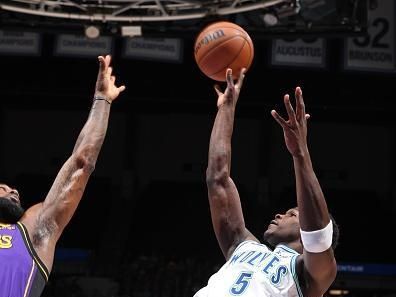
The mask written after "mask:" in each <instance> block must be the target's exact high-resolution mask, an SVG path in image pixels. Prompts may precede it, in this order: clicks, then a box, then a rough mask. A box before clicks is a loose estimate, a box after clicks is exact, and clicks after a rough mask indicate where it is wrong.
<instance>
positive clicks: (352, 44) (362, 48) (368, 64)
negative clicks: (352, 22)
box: [344, 0, 396, 71]
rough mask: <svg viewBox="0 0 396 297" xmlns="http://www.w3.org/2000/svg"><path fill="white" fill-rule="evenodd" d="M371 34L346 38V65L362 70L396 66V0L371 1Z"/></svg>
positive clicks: (386, 68) (369, 18)
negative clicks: (395, 40)
mask: <svg viewBox="0 0 396 297" xmlns="http://www.w3.org/2000/svg"><path fill="white" fill-rule="evenodd" d="M368 6H369V7H368V34H367V36H364V37H354V38H348V39H346V40H345V44H346V46H345V56H344V57H345V59H344V68H345V69H346V70H362V71H394V70H395V45H394V37H395V23H394V22H395V21H394V16H395V8H396V7H395V2H394V0H381V1H369V5H368Z"/></svg>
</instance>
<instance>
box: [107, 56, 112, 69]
mask: <svg viewBox="0 0 396 297" xmlns="http://www.w3.org/2000/svg"><path fill="white" fill-rule="evenodd" d="M110 63H111V56H110V55H106V64H107V66H109V65H110Z"/></svg>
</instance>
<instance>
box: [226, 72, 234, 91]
mask: <svg viewBox="0 0 396 297" xmlns="http://www.w3.org/2000/svg"><path fill="white" fill-rule="evenodd" d="M226 79H227V86H232V87H233V86H234V80H233V79H232V69H231V68H228V69H227V72H226Z"/></svg>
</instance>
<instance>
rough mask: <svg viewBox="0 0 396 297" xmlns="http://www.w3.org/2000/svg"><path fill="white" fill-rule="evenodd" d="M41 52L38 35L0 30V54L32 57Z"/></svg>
mask: <svg viewBox="0 0 396 297" xmlns="http://www.w3.org/2000/svg"><path fill="white" fill-rule="evenodd" d="M40 52H41V38H40V35H39V34H38V33H33V32H16V31H2V30H0V53H4V54H12V55H34V56H38V55H40Z"/></svg>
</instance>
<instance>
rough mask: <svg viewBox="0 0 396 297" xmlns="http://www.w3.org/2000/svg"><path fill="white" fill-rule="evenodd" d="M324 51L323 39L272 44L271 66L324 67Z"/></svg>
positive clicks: (282, 41) (277, 41)
mask: <svg viewBox="0 0 396 297" xmlns="http://www.w3.org/2000/svg"><path fill="white" fill-rule="evenodd" d="M325 58H326V49H325V41H324V39H323V38H315V39H309V40H308V39H307V40H303V39H296V40H284V39H275V40H274V41H273V42H272V59H271V61H272V65H284V66H300V67H318V68H324V67H325Z"/></svg>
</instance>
